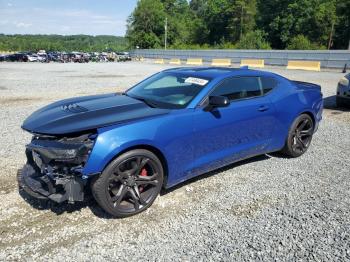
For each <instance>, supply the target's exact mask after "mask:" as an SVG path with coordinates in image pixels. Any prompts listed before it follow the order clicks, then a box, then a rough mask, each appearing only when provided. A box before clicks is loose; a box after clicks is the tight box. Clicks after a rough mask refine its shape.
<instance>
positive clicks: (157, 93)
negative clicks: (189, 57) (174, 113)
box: [126, 72, 209, 108]
mask: <svg viewBox="0 0 350 262" xmlns="http://www.w3.org/2000/svg"><path fill="white" fill-rule="evenodd" d="M208 83H209V79H208V78H198V77H192V76H190V75H185V74H182V73H175V72H161V73H159V74H156V75H154V76H151V77H150V78H148V79H146V80H145V81H143V82H141V83H139V84H137V85H136V86H134V87H133V88H132V89H130V90H129V91H128V92H127V93H126V95H128V96H130V97H133V98H135V99H140V100H143V101H144V102H145V103H147V104H149V105H152V106H154V107H161V108H185V107H186V106H187V105H188V104H189V103H190V102H191V101H192V99H193V98H194V97H195V96H196V95H197V94H198V93H199V92H200V91H201V90H202V89H203V87H205V86H206V85H207V84H208Z"/></svg>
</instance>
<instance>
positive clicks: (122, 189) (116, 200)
mask: <svg viewBox="0 0 350 262" xmlns="http://www.w3.org/2000/svg"><path fill="white" fill-rule="evenodd" d="M112 192H113V191H112ZM126 192H128V189H127V187H126V186H124V185H123V184H122V185H120V188H119V190H118V192H117V194H115V195H114V196H113V197H111V200H112V202H113V204H114V206H118V205H119V204H120V202H121V201H122V200H123V198H124V196H125V194H126Z"/></svg>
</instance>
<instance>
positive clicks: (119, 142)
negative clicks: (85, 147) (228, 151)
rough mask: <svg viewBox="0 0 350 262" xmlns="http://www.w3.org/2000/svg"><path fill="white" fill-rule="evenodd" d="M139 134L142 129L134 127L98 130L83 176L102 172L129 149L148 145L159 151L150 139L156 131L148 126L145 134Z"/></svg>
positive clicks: (159, 147)
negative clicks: (121, 153)
mask: <svg viewBox="0 0 350 262" xmlns="http://www.w3.org/2000/svg"><path fill="white" fill-rule="evenodd" d="M140 132H142V129H141V128H140V127H139V128H138V127H137V126H134V125H132V126H119V127H115V128H101V129H99V130H98V136H97V139H96V141H95V145H94V147H93V149H92V152H91V153H90V156H89V159H88V161H87V163H86V165H85V167H84V170H83V174H84V175H85V176H89V175H92V174H96V173H100V172H102V171H103V169H104V168H105V167H106V166H107V165H108V163H109V162H110V161H111V160H112V159H113V158H115V156H117V155H118V154H119V153H120V152H122V151H124V150H125V149H127V148H130V147H134V146H137V145H148V146H152V147H156V148H158V149H159V150H161V146H160V145H159V144H156V143H155V142H154V140H153V139H152V138H153V137H154V135H155V132H156V130H152V127H151V126H148V127H147V132H143V134H142V135H140ZM135 137H142V139H134V138H135Z"/></svg>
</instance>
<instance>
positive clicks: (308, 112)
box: [297, 110, 316, 127]
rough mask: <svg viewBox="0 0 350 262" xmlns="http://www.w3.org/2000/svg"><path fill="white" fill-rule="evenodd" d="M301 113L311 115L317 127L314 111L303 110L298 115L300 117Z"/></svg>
mask: <svg viewBox="0 0 350 262" xmlns="http://www.w3.org/2000/svg"><path fill="white" fill-rule="evenodd" d="M300 115H308V116H309V117H311V120H312V123H313V125H314V127H315V125H316V118H315V116H314V114H313V113H312V111H309V110H306V111H303V112H301V113H300V114H299V115H298V116H297V117H299V116H300Z"/></svg>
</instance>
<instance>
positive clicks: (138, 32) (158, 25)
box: [126, 0, 166, 48]
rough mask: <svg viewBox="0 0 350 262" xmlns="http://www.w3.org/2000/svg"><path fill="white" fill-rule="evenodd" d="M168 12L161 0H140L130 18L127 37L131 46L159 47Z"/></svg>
mask: <svg viewBox="0 0 350 262" xmlns="http://www.w3.org/2000/svg"><path fill="white" fill-rule="evenodd" d="M165 17H166V13H165V10H164V6H163V3H162V2H161V1H160V0H140V1H138V3H137V6H136V8H135V10H134V11H133V13H132V14H131V15H130V17H129V19H128V29H127V34H126V36H127V39H128V40H129V44H130V45H131V47H133V48H135V47H136V46H139V47H140V48H159V47H160V46H161V43H162V40H163V35H164V20H165Z"/></svg>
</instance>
